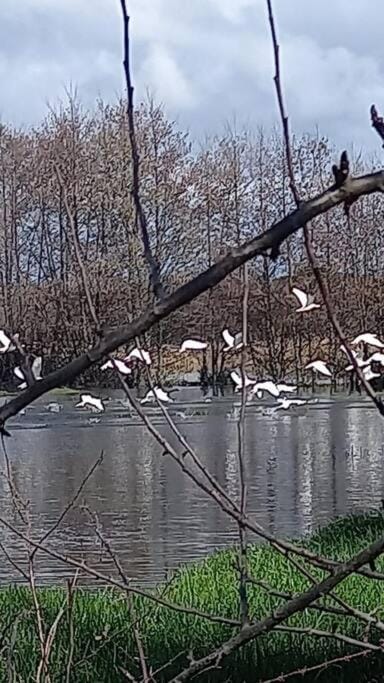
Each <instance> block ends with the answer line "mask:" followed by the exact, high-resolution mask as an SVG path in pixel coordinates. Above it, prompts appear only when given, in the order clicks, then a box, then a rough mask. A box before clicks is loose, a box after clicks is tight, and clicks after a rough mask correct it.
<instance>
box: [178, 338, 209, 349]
mask: <svg viewBox="0 0 384 683" xmlns="http://www.w3.org/2000/svg"><path fill="white" fill-rule="evenodd" d="M182 348H184V349H197V350H200V349H206V348H207V344H206V343H205V342H202V341H199V340H198V339H186V340H185V341H184V342H183V343H182Z"/></svg>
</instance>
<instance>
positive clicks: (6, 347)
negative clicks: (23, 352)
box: [0, 330, 19, 353]
mask: <svg viewBox="0 0 384 683" xmlns="http://www.w3.org/2000/svg"><path fill="white" fill-rule="evenodd" d="M13 336H14V338H15V339H17V340H18V339H19V335H18V334H14V335H13ZM0 344H1V346H0V353H7V351H15V349H16V346H15V344H14V343H13V342H12V339H10V337H8V335H7V334H6V333H5V332H4V330H0Z"/></svg>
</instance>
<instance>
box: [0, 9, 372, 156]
mask: <svg viewBox="0 0 384 683" xmlns="http://www.w3.org/2000/svg"><path fill="white" fill-rule="evenodd" d="M128 6H129V12H130V14H131V37H132V41H133V67H134V74H133V76H134V83H135V86H136V98H139V97H144V96H145V93H146V90H147V89H149V90H150V91H151V92H152V94H153V95H154V97H155V99H156V100H157V101H160V102H162V103H163V104H164V106H165V108H166V110H167V112H168V113H169V114H170V115H171V116H172V117H174V118H176V119H177V120H178V121H179V123H180V125H182V126H183V127H187V128H189V129H190V130H191V132H192V133H193V135H194V137H203V136H204V134H205V133H213V132H216V131H217V132H219V131H220V130H221V129H222V126H223V124H225V122H226V121H228V120H230V121H233V119H234V117H236V121H237V122H238V124H239V125H240V124H242V123H244V124H246V125H248V126H253V127H255V128H256V127H257V126H258V125H261V124H263V125H265V126H269V125H270V124H272V123H273V122H274V121H275V120H277V117H276V100H275V93H274V89H273V82H272V75H273V68H272V49H271V42H270V37H269V32H268V24H267V17H266V12H265V2H264V0H128ZM274 6H275V15H276V21H277V23H278V31H279V38H280V44H281V59H282V64H283V68H282V73H283V82H284V91H285V96H286V100H287V106H288V110H289V115H290V119H291V124H292V126H293V127H294V129H295V130H296V131H305V132H308V131H309V132H311V131H313V130H315V128H316V126H318V127H319V130H320V132H321V133H322V134H324V135H328V136H329V137H330V138H331V139H332V140H334V141H335V143H336V144H337V145H338V146H339V147H349V146H350V143H351V142H352V141H353V142H354V145H355V146H356V147H357V148H358V149H360V148H363V149H364V148H365V149H369V150H373V149H378V148H379V147H380V144H379V141H378V140H377V139H376V138H375V136H374V133H373V132H372V130H371V128H370V125H369V107H370V105H371V104H372V103H376V104H377V106H378V108H379V109H380V110H381V111H384V52H383V50H382V47H381V46H382V27H383V25H384V3H383V2H382V0H370V1H369V2H367V0H332V2H323V3H318V2H309V1H308V0H275V3H274ZM331 9H332V14H330V11H331ZM0 80H1V97H0V116H1V118H2V120H3V121H8V122H12V123H14V124H17V125H28V124H34V123H36V122H38V121H39V120H40V119H41V118H42V117H43V115H44V113H45V111H46V103H47V101H49V102H50V103H51V104H54V103H55V101H57V100H58V98H63V96H64V89H65V87H66V86H68V85H69V84H70V83H72V85H77V86H78V91H79V94H80V96H81V98H82V100H83V101H84V103H85V104H86V105H87V106H92V103H93V102H94V100H95V99H96V97H98V96H99V95H101V96H102V97H103V98H104V99H108V100H110V101H113V99H114V98H115V97H116V96H117V95H118V94H119V93H120V92H121V90H122V88H123V80H122V67H121V22H120V6H119V0H22V1H20V2H16V0H1V1H0Z"/></svg>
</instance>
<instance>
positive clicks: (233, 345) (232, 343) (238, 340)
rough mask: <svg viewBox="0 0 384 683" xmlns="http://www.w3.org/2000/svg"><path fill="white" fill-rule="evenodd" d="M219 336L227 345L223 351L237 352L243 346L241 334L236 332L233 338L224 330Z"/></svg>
mask: <svg viewBox="0 0 384 683" xmlns="http://www.w3.org/2000/svg"><path fill="white" fill-rule="evenodd" d="M221 334H222V336H223V339H224V341H225V343H226V345H227V346H226V347H225V348H224V351H229V350H230V349H233V350H234V351H237V350H238V349H241V347H242V346H244V344H243V335H242V333H241V332H236V334H235V335H234V336H233V335H232V334H231V333H230V331H229V330H228V329H225V330H223V331H222V333H221Z"/></svg>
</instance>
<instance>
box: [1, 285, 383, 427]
mask: <svg viewBox="0 0 384 683" xmlns="http://www.w3.org/2000/svg"><path fill="white" fill-rule="evenodd" d="M291 291H292V294H293V295H294V296H295V297H296V298H297V300H298V302H299V304H300V306H299V307H298V308H297V309H296V313H298V314H303V313H309V312H310V311H315V310H318V309H320V308H321V305H320V304H318V303H316V302H315V298H314V296H313V295H311V294H308V293H307V292H304V291H303V290H301V289H299V288H298V287H293V288H292V290H291ZM221 334H222V338H223V341H224V344H225V345H224V347H223V352H224V353H228V352H231V351H232V352H238V351H240V350H241V349H243V348H244V340H243V335H242V333H241V332H236V333H234V334H232V333H231V332H230V330H229V329H228V328H226V329H224V330H223V331H222V333H221ZM362 345H363V346H364V347H365V349H367V348H368V347H372V348H373V349H375V350H374V352H373V353H372V354H371V355H370V356H368V357H366V358H364V356H363V353H362V351H361V350H356V351H355V350H354V349H352V350H351V351H352V354H353V357H354V360H355V363H356V364H357V366H358V367H359V368H360V369H361V371H362V373H363V376H364V378H365V379H366V380H367V381H370V380H371V379H373V378H375V377H379V376H380V374H379V373H377V372H373V371H372V369H371V364H372V363H378V364H380V365H381V366H383V367H384V353H383V352H382V350H383V349H384V343H383V342H382V341H381V340H380V339H379V338H378V337H377V335H375V334H372V333H370V332H363V333H361V334H359V335H358V336H357V337H355V338H354V339H353V340H352V341H351V347H357V348H358V347H361V346H362ZM207 347H208V343H207V342H205V341H202V340H200V339H185V340H184V341H183V342H182V344H181V346H180V348H179V353H184V352H187V351H192V352H196V351H205V350H206V349H207ZM17 348H19V350H20V342H19V335H18V334H15V335H13V336H12V337H10V336H8V335H7V334H6V333H5V331H4V330H0V354H5V353H8V352H11V351H14V350H16V349H17ZM340 349H341V350H342V351H343V352H344V353H345V354H346V355H347V357H348V359H350V352H348V350H347V348H346V347H345V346H344V345H342V346H341V347H340ZM366 355H367V354H366ZM135 363H142V364H143V365H145V366H147V367H148V366H150V365H151V363H152V360H151V356H150V353H149V351H147V350H146V349H143V348H138V347H135V348H134V349H132V350H131V351H130V352H129V353H128V355H126V356H125V357H124V358H112V357H110V358H109V359H108V360H107V361H106V362H105V363H104V364H103V365H102V366H101V368H100V369H101V371H102V372H104V371H105V370H116V371H117V372H118V373H119V374H121V375H122V376H128V375H130V374H131V373H132V370H133V365H134V364H135ZM304 369H305V370H308V371H309V370H310V371H312V372H313V373H315V374H318V375H323V376H325V377H328V378H331V377H332V372H331V370H330V368H329V367H328V365H327V364H326V362H325V361H324V360H322V359H321V358H315V359H314V360H311V361H310V362H309V363H307V365H305V366H304ZM30 370H31V373H32V376H33V378H34V379H35V381H39V380H41V379H42V374H41V372H42V357H41V356H37V357H36V358H35V359H34V360H33V362H32V365H31V368H30ZM344 370H345V371H346V372H351V371H352V370H354V365H353V364H351V363H350V364H349V365H347V366H346V367H345V368H344ZM13 372H14V374H15V376H16V377H17V378H18V379H19V380H21V383H20V384H19V385H18V389H20V390H23V389H26V388H27V379H26V377H25V372H24V371H23V370H22V369H21V368H20V367H15V368H14V370H13ZM230 377H231V380H232V382H233V384H234V389H235V392H239V391H240V390H242V389H243V383H244V387H245V389H246V392H247V401H251V400H252V398H253V397H255V396H256V397H257V398H258V399H262V398H263V397H264V395H265V394H269V395H270V396H272V397H273V398H274V399H276V405H275V409H276V410H288V409H289V408H291V407H294V406H303V405H304V404H306V403H308V400H305V399H300V398H298V397H292V396H291V395H292V394H293V393H295V392H296V391H297V386H296V385H294V384H287V383H285V382H283V381H281V382H273V381H272V380H270V379H266V380H257V379H255V378H251V377H249V376H248V375H247V374H246V373H245V372H244V371H241V372H239V370H232V371H231V372H230ZM172 391H175V389H173V390H170V391H165V390H164V389H162V387H160V386H159V385H157V384H156V385H155V386H153V387H152V388H151V389H149V391H148V392H147V393H146V395H145V396H144V398H142V399H141V400H140V403H141V404H142V405H144V404H146V403H151V402H154V401H160V402H162V403H172V402H173V399H172V397H171V393H172ZM287 394H288V395H289V396H287ZM57 406H58V404H55V403H52V404H48V406H47V409H48V410H50V411H51V412H58V411H59V410H60V408H57ZM75 407H76V408H86V409H88V410H91V411H94V412H98V413H100V412H104V411H105V405H104V402H103V400H102V399H101V398H98V397H96V396H93V395H92V394H88V393H84V394H81V395H80V401H79V402H78V403H76V406H75Z"/></svg>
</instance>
